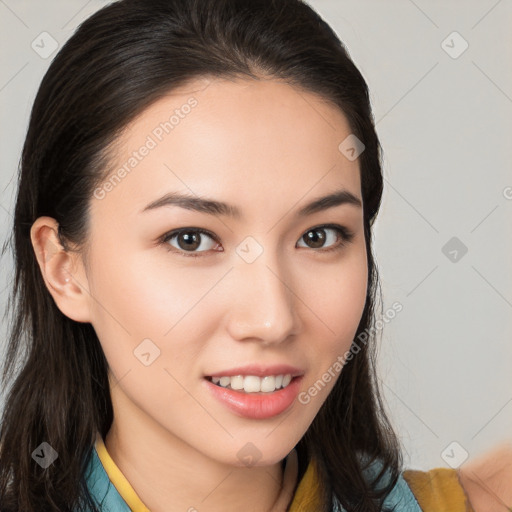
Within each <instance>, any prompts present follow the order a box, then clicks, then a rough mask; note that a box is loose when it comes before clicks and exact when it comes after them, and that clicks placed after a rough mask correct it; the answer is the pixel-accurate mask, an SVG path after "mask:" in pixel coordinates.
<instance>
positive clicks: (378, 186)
mask: <svg viewBox="0 0 512 512" xmlns="http://www.w3.org/2000/svg"><path fill="white" fill-rule="evenodd" d="M205 76H209V77H221V78H229V77H231V78H252V79H256V80H257V79H258V78H259V77H261V76H265V77H270V78H276V79H281V80H284V81H286V82H288V83H289V84H291V85H293V86H295V87H298V88H301V89H302V90H306V91H310V92H313V93H315V94H318V95H320V96H322V97H323V98H325V99H326V100H328V101H329V102H331V103H332V104H333V105H335V106H336V107H338V108H339V109H341V111H342V112H343V113H344V114H345V116H346V118H347V120H348V121H349V124H350V127H351V130H352V132H353V133H354V134H355V135H356V136H357V137H358V138H359V139H360V140H361V141H363V143H364V145H365V150H364V151H363V153H362V154H361V155H360V156H359V164H360V173H361V187H362V196H363V202H364V232H365V239H366V246H367V261H368V290H367V300H366V304H365V308H364V312H363V315H362V318H361V321H360V324H359V326H358V330H357V333H356V338H357V336H358V335H359V334H361V333H363V332H371V333H373V334H372V336H370V338H369V341H368V342H367V343H364V344H363V345H362V346H361V347H360V350H359V352H358V353H357V355H355V356H354V357H353V358H352V359H351V360H350V361H348V362H347V363H346V365H345V366H344V368H343V371H342V372H341V375H340V377H339V378H338V380H337V382H336V384H335V386H334V388H333V390H332V391H331V393H330V394H329V396H328V397H327V399H326V401H325V402H324V404H323V406H322V408H321V409H320V411H319V413H318V414H317V416H316V417H315V419H314V421H313V422H312V424H311V426H310V427H309V429H308V431H307V432H306V434H305V435H304V437H303V438H302V439H301V440H300V442H299V443H298V445H297V446H296V448H297V452H298V455H299V478H301V477H302V475H303V474H304V471H305V469H306V467H307V464H308V463H309V461H310V460H312V459H314V460H315V461H316V463H317V467H318V473H319V477H320V483H321V493H322V499H323V503H324V505H323V507H322V511H330V510H331V504H332V502H333V500H335V499H337V500H338V501H339V503H341V504H342V505H343V507H344V508H345V509H346V510H347V511H364V512H370V511H377V510H380V509H381V507H382V503H383V500H384V498H385V497H386V495H387V494H388V493H389V491H390V490H391V489H392V488H393V486H394V485H395V483H396V481H397V479H398V477H399V474H400V471H401V465H402V455H401V450H400V445H399V442H398V439H397V437H396V435H395V433H394V432H393V429H392V426H391V425H390V422H389V420H388V418H387V417H386V414H385V411H384V406H383V403H382V399H381V396H380V394H379V386H378V381H377V377H376V369H375V358H376V353H375V345H376V343H375V330H373V331H372V326H374V323H375V316H376V298H377V289H378V285H379V279H378V273H377V267H376V265H375V262H374V259H373V255H372V234H371V228H372V225H373V221H374V219H375V216H376V215H377V212H378V210H379V207H380V202H381V197H382V187H383V178H382V170H381V147H380V143H379V140H378V137H377V134H376V132H375V127H374V121H373V116H372V112H371V106H370V100H369V94H368V88H367V85H366V82H365V80H364V79H363V77H362V75H361V73H360V72H359V71H358V69H357V68H356V66H355V65H354V63H353V62H352V60H351V59H350V57H349V55H348V52H347V50H346V49H345V47H344V45H343V44H342V43H341V41H340V40H339V39H338V37H337V36H336V35H335V33H334V32H333V30H332V29H331V28H330V27H329V26H328V25H327V24H326V23H325V22H324V21H323V20H322V18H321V17H320V16H319V15H318V14H317V13H316V12H315V11H314V10H313V9H312V8H311V7H310V6H308V5H307V4H306V3H305V2H303V1H301V0H250V1H247V0H121V1H118V2H114V3H112V4H110V5H107V6H106V7H104V8H102V9H100V10H99V11H97V12H96V13H95V14H93V15H92V16H91V17H89V18H88V19H87V20H85V21H84V22H83V23H82V24H81V25H80V27H79V28H78V29H77V30H76V32H75V33H74V35H73V36H72V37H71V38H70V39H69V40H68V41H67V42H66V44H65V45H64V46H63V47H62V49H61V50H60V51H59V53H58V54H57V55H56V57H55V59H54V60H53V62H52V64H51V65H50V67H49V69H48V71H47V72H46V74H45V76H44V78H43V80H42V82H41V84H40V87H39V90H38V93H37V96H36V98H35V101H34V104H33V108H32V111H31V116H30V123H29V127H28V132H27V135H26V140H25V143H24V147H23V152H22V158H21V163H20V173H19V181H18V193H17V199H16V205H15V211H14V221H13V226H12V235H11V236H12V239H11V240H9V241H8V242H9V245H11V246H12V250H13V254H14V263H15V275H14V279H13V288H12V291H11V295H10V296H9V301H8V309H10V310H11V311H12V313H13V314H12V322H11V324H10V331H9V340H8V346H7V352H6V354H7V355H6V359H5V363H4V366H3V373H2V383H3V386H5V388H6V389H7V383H9V382H11V381H12V382H11V386H10V387H9V390H8V392H6V394H5V396H6V400H5V409H4V412H3V417H2V424H1V430H0V443H1V451H0V496H1V504H2V510H6V511H9V512H14V511H21V510H22V511H23V512H41V511H73V512H80V511H83V510H95V511H96V510H101V508H98V507H99V505H98V506H97V504H94V503H93V500H92V499H91V496H90V495H89V494H88V491H87V486H86V482H85V479H84V470H85V468H86V467H87V464H88V463H89V460H90V456H91V448H92V446H93V443H94V439H95V434H96V432H97V431H98V432H100V433H101V435H102V436H103V437H105V436H106V434H107V432H108V430H109V429H110V426H111V423H112V419H113V410H112V403H111V398H110V390H109V383H108V379H107V369H108V365H107V361H106V359H105V356H104V354H103V351H102V348H101V345H100V343H99V340H98V338H97V336H96V333H95V331H94V329H93V327H92V325H91V324H89V323H79V322H75V321H73V320H71V319H70V318H68V317H66V316H65V315H63V314H62V313H61V311H60V310H59V309H58V308H57V306H56V304H55V302H54V301H53V298H52V296H51V295H50V293H49V291H48V289H47V288H46V286H45V283H44V281H43V278H42V275H41V272H40V269H39V267H38V263H37V260H36V258H35V254H34V250H33V247H32V245H31V240H30V228H31V226H32V224H33V223H34V221H35V220H36V219H37V218H38V217H40V216H50V217H53V218H55V219H56V221H57V222H58V223H59V236H60V239H61V241H62V244H63V246H64V247H65V248H67V247H68V246H67V244H70V246H71V245H73V246H74V247H77V248H85V247H86V244H87V240H88V213H89V210H88V205H89V202H90V200H91V197H92V194H93V191H94V189H95V187H96V186H97V185H98V184H99V183H101V182H102V181H103V180H104V179H105V176H106V175H108V170H109V167H110V165H111V163H112V162H111V160H110V159H109V154H110V153H109V149H111V148H112V146H113V144H114V143H115V141H116V137H118V136H119V134H120V133H121V131H122V129H123V128H124V127H125V126H126V125H127V124H128V123H129V122H130V121H131V120H133V119H134V118H135V117H136V116H137V115H139V114H140V113H141V112H143V111H144V110H145V109H146V108H147V107H149V106H150V105H151V104H152V103H153V102H155V101H156V100H158V99H159V98H161V97H162V96H164V95H165V94H166V93H168V92H169V91H170V90H172V89H174V88H176V87H179V86H181V85H184V84H186V83H187V82H189V81H191V80H193V79H195V78H200V77H205ZM340 142H341V141H340ZM7 246H8V244H7V243H6V244H5V245H4V248H3V251H4V252H5V250H6V248H7ZM17 360H19V368H18V373H17V375H16V374H15V364H16V361H17ZM42 441H46V442H48V443H49V444H50V445H51V446H52V447H53V448H54V449H55V450H56V451H57V452H58V454H59V457H58V459H57V460H56V461H55V463H54V464H52V465H51V466H50V467H48V468H47V469H42V468H41V467H40V466H39V465H38V464H36V463H35V462H34V461H33V460H32V458H31V453H32V452H33V450H34V449H35V447H37V446H38V445H40V444H41V442H42ZM361 453H364V454H366V455H367V458H366V459H365V460H366V461H367V462H366V463H363V460H362V458H361V457H360V454H361ZM373 461H380V463H381V464H382V471H381V472H380V473H379V474H378V475H377V478H376V479H368V478H365V476H364V473H363V470H364V469H365V468H366V465H365V464H367V463H371V462H373ZM385 472H386V475H388V477H387V478H388V479H387V480H385V482H384V483H385V484H386V485H381V484H382V480H380V481H378V482H377V480H379V479H380V478H381V477H382V476H383V475H384V473H385ZM377 483H378V484H379V485H378V486H377V485H376V484H377ZM377 487H379V488H377Z"/></svg>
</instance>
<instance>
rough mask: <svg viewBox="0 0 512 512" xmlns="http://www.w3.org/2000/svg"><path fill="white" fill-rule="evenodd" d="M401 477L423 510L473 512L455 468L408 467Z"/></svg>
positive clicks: (433, 511)
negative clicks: (424, 469)
mask: <svg viewBox="0 0 512 512" xmlns="http://www.w3.org/2000/svg"><path fill="white" fill-rule="evenodd" d="M403 477H404V479H405V480H406V482H407V483H408V485H409V487H410V488H411V491H412V492H413V494H414V497H415V498H416V500H417V501H418V503H419V505H420V507H421V509H422V510H423V512H475V511H474V510H473V508H472V507H471V504H470V503H469V500H468V499H467V496H466V493H465V492H464V488H463V487H462V485H461V484H460V482H459V477H458V475H457V471H456V470H455V469H448V468H434V469H431V470H430V471H418V470H412V469H409V470H406V471H404V472H403Z"/></svg>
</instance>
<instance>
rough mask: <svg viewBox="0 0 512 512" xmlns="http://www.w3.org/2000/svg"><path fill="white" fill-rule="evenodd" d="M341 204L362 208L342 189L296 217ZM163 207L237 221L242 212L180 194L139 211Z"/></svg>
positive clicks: (162, 199)
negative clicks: (174, 207)
mask: <svg viewBox="0 0 512 512" xmlns="http://www.w3.org/2000/svg"><path fill="white" fill-rule="evenodd" d="M342 204H347V205H352V206H354V207H357V208H362V202H361V200H360V199H359V198H358V197H357V196H355V195H354V194H352V192H349V191H348V190H344V189H342V190H338V191H336V192H333V193H332V194H329V195H327V196H323V197H318V198H316V199H314V200H313V201H311V202H310V203H308V204H307V205H305V206H303V207H302V208H301V209H300V210H299V211H298V212H297V216H298V217H306V216H307V215H312V214H313V213H317V212H320V211H323V210H327V209H329V208H334V207H335V206H340V205H342ZM163 206H178V207H180V208H184V209H186V210H193V211H196V212H201V213H206V214H208V215H216V216H227V217H232V218H235V219H238V220H240V219H242V218H243V215H242V212H241V210H240V209H239V208H238V207H237V206H234V205H230V204H228V203H224V202H222V201H217V200H215V199H209V198H205V197H197V196H190V195H187V194H182V193H180V192H169V193H167V194H165V195H164V196H162V197H160V198H159V199H156V200H155V201H152V202H151V203H149V204H148V205H147V206H146V207H145V208H143V209H142V210H141V212H140V213H144V212H146V211H150V210H155V209H156V208H161V207H163Z"/></svg>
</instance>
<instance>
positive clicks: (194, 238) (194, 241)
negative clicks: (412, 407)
mask: <svg viewBox="0 0 512 512" xmlns="http://www.w3.org/2000/svg"><path fill="white" fill-rule="evenodd" d="M174 239H175V240H176V245H174V244H171V243H169V242H170V241H171V240H174ZM208 239H210V243H208ZM161 242H162V243H163V244H168V245H170V246H171V247H170V248H168V250H169V251H172V250H173V249H175V250H177V251H178V252H181V253H183V255H184V256H198V254H194V253H196V252H197V253H201V252H207V251H209V250H211V249H212V248H213V247H215V245H216V243H217V242H216V241H215V239H214V238H213V236H212V235H211V234H209V233H208V232H207V231H205V230H202V229H199V228H186V229H180V230H177V231H173V232H171V233H168V234H167V235H164V237H163V238H162V240H161ZM199 248H201V250H198V249H199ZM186 253H189V254H186Z"/></svg>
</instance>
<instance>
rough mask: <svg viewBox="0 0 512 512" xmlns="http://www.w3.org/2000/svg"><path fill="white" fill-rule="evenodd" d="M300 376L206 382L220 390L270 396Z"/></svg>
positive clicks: (256, 377)
mask: <svg viewBox="0 0 512 512" xmlns="http://www.w3.org/2000/svg"><path fill="white" fill-rule="evenodd" d="M298 378H300V376H296V377H292V376H291V374H289V373H288V374H281V375H268V376H266V377H258V376H256V375H234V376H232V377H228V376H225V377H209V376H207V377H205V379H206V380H208V381H209V382H211V383H212V384H214V385H215V386H218V387H220V388H224V389H229V390H232V391H238V392H240V393H247V394H262V395H264V394H269V393H274V392H276V391H281V390H283V389H286V388H287V387H288V386H289V385H290V383H291V382H292V381H295V380H296V379H298Z"/></svg>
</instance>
